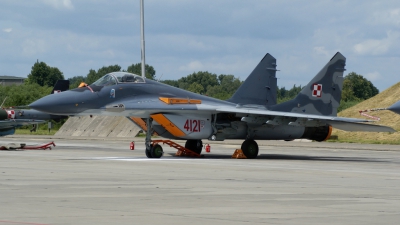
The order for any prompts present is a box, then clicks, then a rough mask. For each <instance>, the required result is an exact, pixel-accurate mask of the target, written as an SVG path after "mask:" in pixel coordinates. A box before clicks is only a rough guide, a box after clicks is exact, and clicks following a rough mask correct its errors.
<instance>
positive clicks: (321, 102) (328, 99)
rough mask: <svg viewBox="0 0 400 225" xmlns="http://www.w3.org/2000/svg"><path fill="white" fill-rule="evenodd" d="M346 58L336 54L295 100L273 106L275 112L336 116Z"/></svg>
mask: <svg viewBox="0 0 400 225" xmlns="http://www.w3.org/2000/svg"><path fill="white" fill-rule="evenodd" d="M345 65H346V58H345V57H344V56H343V55H342V54H340V52H338V53H336V54H335V55H334V56H333V57H332V59H331V60H330V61H329V62H328V63H327V64H326V65H325V66H324V68H322V70H321V71H320V72H319V73H318V74H317V75H316V76H315V77H314V78H313V79H312V80H311V81H310V82H309V83H308V84H307V85H306V86H305V87H304V88H303V89H302V90H301V92H300V93H299V94H298V95H297V96H296V98H295V99H293V100H290V101H287V102H284V103H282V104H279V105H275V106H271V107H270V109H271V110H274V111H284V112H295V113H307V114H316V115H325V116H336V115H337V108H338V107H339V104H340V99H341V96H342V88H343V79H344V78H343V73H344V71H345V70H346V69H345V68H344V67H345Z"/></svg>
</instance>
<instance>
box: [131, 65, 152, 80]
mask: <svg viewBox="0 0 400 225" xmlns="http://www.w3.org/2000/svg"><path fill="white" fill-rule="evenodd" d="M144 70H145V76H146V78H148V79H152V80H155V79H156V71H155V70H154V68H153V67H152V66H149V65H147V64H145V66H144ZM127 72H129V73H134V74H137V75H142V63H136V64H132V65H130V66H128V70H127Z"/></svg>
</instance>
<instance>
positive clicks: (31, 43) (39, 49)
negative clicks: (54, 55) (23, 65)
mask: <svg viewBox="0 0 400 225" xmlns="http://www.w3.org/2000/svg"><path fill="white" fill-rule="evenodd" d="M45 51H46V43H45V41H44V40H40V39H37V40H34V39H27V40H25V41H24V42H23V43H22V55H24V56H35V55H36V54H38V53H43V52H45Z"/></svg>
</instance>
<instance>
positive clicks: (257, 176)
mask: <svg viewBox="0 0 400 225" xmlns="http://www.w3.org/2000/svg"><path fill="white" fill-rule="evenodd" d="M133 140H135V150H134V151H131V150H129V143H130V140H129V139H118V138H113V139H105V138H97V139H96V138H92V139H90V140H89V139H86V138H74V139H70V138H61V139H54V137H51V136H39V137H32V136H21V135H14V136H9V137H3V138H1V140H0V143H1V144H8V143H11V142H13V143H26V144H28V145H32V144H38V143H46V142H49V141H54V142H55V143H56V145H57V146H56V147H54V148H52V150H46V151H43V150H10V151H0V225H3V224H21V225H24V224H29V225H47V224H163V225H166V224H174V225H181V224H191V225H195V224H399V221H400V171H399V170H400V146H394V145H361V144H341V143H310V142H283V141H258V143H259V145H260V155H259V157H258V158H257V159H251V160H249V159H231V155H232V153H233V152H234V150H235V149H237V148H240V144H241V142H242V141H227V142H222V143H221V142H218V143H217V142H207V143H210V144H211V153H204V155H205V157H204V158H201V159H192V158H180V157H174V156H173V155H174V153H175V152H176V151H175V150H174V149H172V148H170V147H168V146H166V145H165V146H164V152H165V154H164V157H163V158H161V159H147V158H146V157H145V154H144V143H143V140H144V139H143V138H134V139H133ZM180 143H182V142H180ZM205 143H206V142H205Z"/></svg>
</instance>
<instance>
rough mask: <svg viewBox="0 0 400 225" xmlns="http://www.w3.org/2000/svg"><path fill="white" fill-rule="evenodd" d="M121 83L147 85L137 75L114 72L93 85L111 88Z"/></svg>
mask: <svg viewBox="0 0 400 225" xmlns="http://www.w3.org/2000/svg"><path fill="white" fill-rule="evenodd" d="M119 83H145V80H144V79H143V78H142V77H141V76H139V75H136V74H133V73H127V72H113V73H109V74H106V75H104V76H103V77H101V78H100V79H98V80H97V81H95V82H94V83H93V84H92V85H95V86H111V85H115V84H119Z"/></svg>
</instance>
